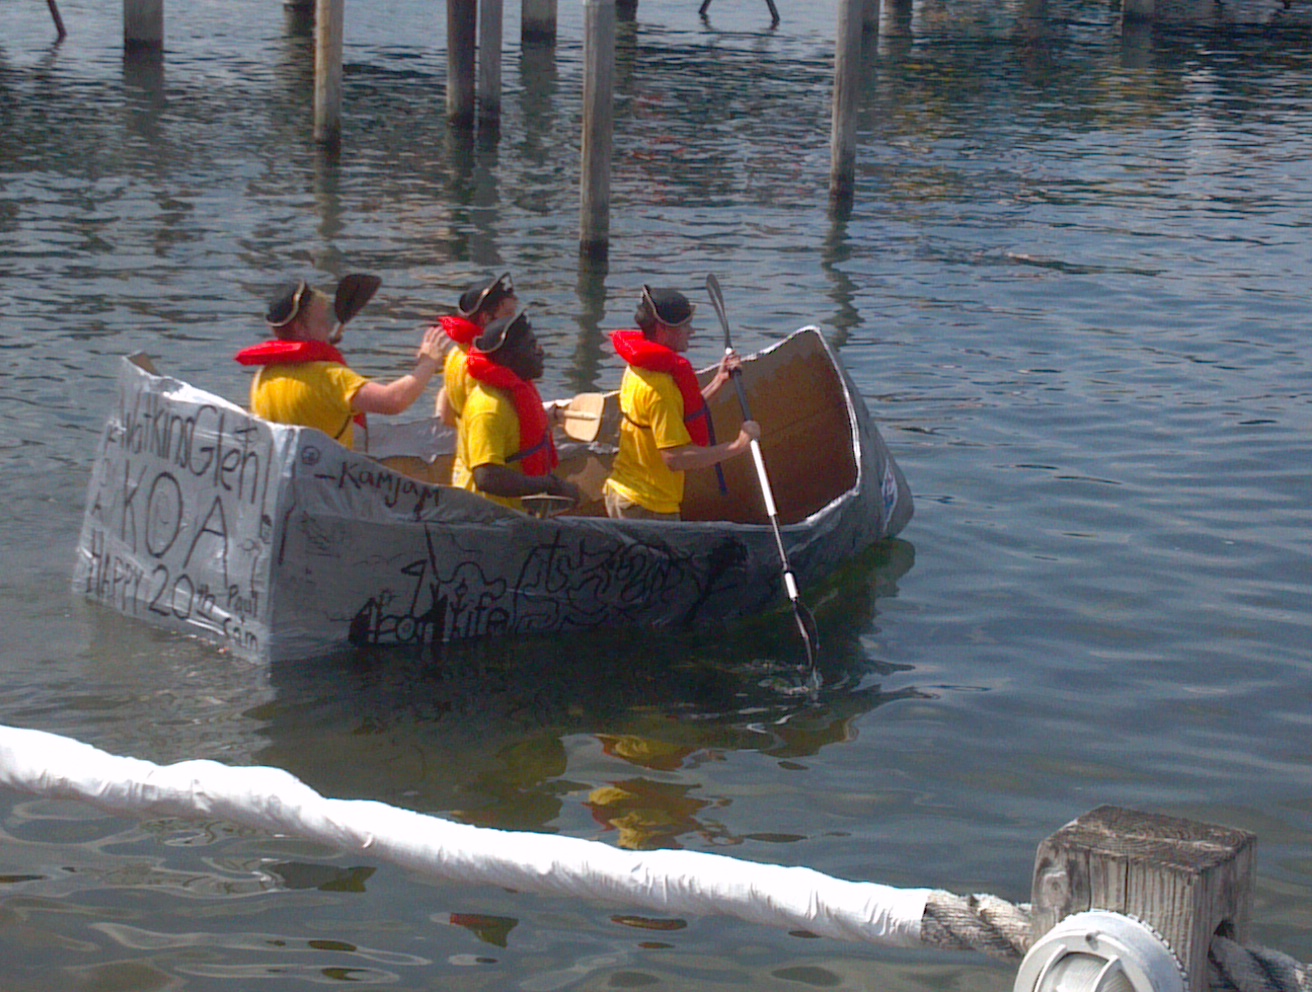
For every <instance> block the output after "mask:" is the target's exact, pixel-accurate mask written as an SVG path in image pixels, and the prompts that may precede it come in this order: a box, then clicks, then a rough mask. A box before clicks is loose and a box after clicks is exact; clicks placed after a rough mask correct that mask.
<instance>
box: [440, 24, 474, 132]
mask: <svg viewBox="0 0 1312 992" xmlns="http://www.w3.org/2000/svg"><path fill="white" fill-rule="evenodd" d="M477 31H478V0H446V119H447V121H448V122H450V123H451V124H453V125H455V126H456V127H473V126H474V49H475V44H476V34H477Z"/></svg>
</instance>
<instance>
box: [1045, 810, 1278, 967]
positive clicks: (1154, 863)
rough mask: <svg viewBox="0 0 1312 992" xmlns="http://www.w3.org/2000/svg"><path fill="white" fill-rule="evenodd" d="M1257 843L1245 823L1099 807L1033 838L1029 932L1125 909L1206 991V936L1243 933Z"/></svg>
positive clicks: (1237, 936)
mask: <svg viewBox="0 0 1312 992" xmlns="http://www.w3.org/2000/svg"><path fill="white" fill-rule="evenodd" d="M1256 847H1257V839H1256V837H1255V836H1254V835H1253V834H1251V833H1248V832H1247V831H1245V830H1237V829H1234V828H1231V827H1222V826H1216V825H1214V824H1209V823H1198V822H1195V821H1192V820H1181V819H1176V818H1174V817H1169V816H1160V815H1157V814H1154V813H1141V812H1137V811H1135V810H1129V809H1122V808H1120V807H1116V806H1099V807H1098V808H1097V809H1095V810H1093V811H1091V812H1089V813H1086V814H1084V816H1081V817H1080V818H1079V819H1077V820H1075V821H1074V822H1073V823H1069V824H1067V825H1066V826H1064V827H1062V828H1061V829H1060V830H1059V831H1057V832H1056V833H1055V834H1053V835H1052V836H1051V837H1049V838H1048V839H1047V840H1045V841H1044V842H1043V843H1042V844H1041V845H1040V846H1039V850H1038V853H1037V854H1036V856H1035V859H1034V881H1033V888H1032V894H1031V896H1032V905H1033V910H1032V916H1031V919H1032V927H1033V937H1034V939H1035V940H1036V941H1040V940H1041V938H1043V936H1044V934H1047V933H1048V932H1049V931H1051V930H1052V928H1053V927H1054V926H1056V925H1057V924H1058V923H1060V922H1061V921H1062V920H1064V919H1065V918H1067V917H1069V916H1071V915H1072V914H1075V913H1081V912H1085V911H1088V910H1107V911H1109V912H1111V913H1118V914H1121V915H1123V916H1129V917H1132V918H1134V919H1137V920H1139V921H1141V922H1142V923H1145V924H1147V925H1148V926H1149V927H1151V928H1152V929H1153V930H1155V931H1156V932H1157V934H1158V935H1159V936H1160V937H1161V938H1162V939H1163V940H1164V941H1165V942H1166V944H1167V945H1168V947H1169V948H1170V950H1171V951H1173V952H1174V954H1175V957H1176V958H1178V959H1179V963H1180V965H1181V966H1182V968H1183V971H1184V975H1185V976H1186V977H1187V979H1188V989H1189V990H1190V992H1206V989H1207V988H1208V977H1207V967H1208V965H1207V954H1208V947H1209V946H1210V944H1211V942H1212V937H1213V936H1214V935H1218V934H1219V935H1220V936H1223V937H1228V938H1230V939H1231V940H1235V941H1239V942H1241V943H1242V942H1243V941H1244V940H1245V939H1246V938H1247V934H1248V923H1249V918H1250V916H1251V915H1252V908H1253V871H1254V859H1255V856H1256ZM1040 949H1041V944H1036V945H1035V947H1034V948H1033V950H1031V954H1035V953H1036V952H1039V951H1040ZM1026 961H1027V962H1028V961H1029V958H1028V957H1027V958H1026ZM1022 970H1024V966H1023V967H1022Z"/></svg>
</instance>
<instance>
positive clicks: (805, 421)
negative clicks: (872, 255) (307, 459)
mask: <svg viewBox="0 0 1312 992" xmlns="http://www.w3.org/2000/svg"><path fill="white" fill-rule="evenodd" d="M712 374H713V370H708V371H706V372H703V373H701V379H702V382H703V384H704V383H705V382H706V381H708V380H709V378H710V376H711V375H712ZM742 381H743V386H744V389H745V390H746V393H747V399H748V404H749V405H750V407H751V411H752V415H753V416H754V417H755V418H756V420H757V422H758V423H760V425H761V453H762V456H763V459H764V462H765V466H766V471H767V473H768V475H769V481H770V487H771V490H772V491H773V494H774V499H775V506H776V508H777V510H778V513H779V520H780V522H781V523H784V524H789V523H796V522H797V521H800V520H803V519H805V518H806V517H808V516H809V515H811V514H812V513H815V512H816V511H817V510H819V509H821V508H822V507H824V506H825V505H827V504H828V503H830V502H831V501H833V500H834V499H836V498H837V497H839V496H841V495H842V494H843V493H845V492H847V491H848V490H849V489H851V488H852V487H853V486H855V485H856V481H857V467H856V457H855V442H854V437H853V432H854V430H855V426H854V424H853V423H852V420H851V417H850V414H849V410H848V404H847V397H846V393H845V390H844V386H843V380H842V376H841V375H840V374H839V372H838V370H837V369H836V368H835V367H834V364H833V362H832V360H831V359H830V356H829V353H828V351H827V350H826V348H825V346H824V344H823V342H822V341H821V339H820V337H819V335H818V334H799V335H795V336H793V337H790V338H788V339H787V340H786V341H784V342H783V343H781V344H780V345H779V346H778V347H777V348H774V349H772V350H770V351H767V352H765V353H763V354H760V355H755V356H752V357H750V358H746V359H744V361H743V374H742ZM597 407H599V408H600V410H601V412H600V419H599V421H598V422H597V423H596V424H595V427H596V437H595V440H592V441H590V442H589V443H582V442H574V443H570V442H569V441H566V442H564V443H562V444H560V445H559V449H560V457H561V464H560V467H559V469H557V474H558V475H560V476H562V477H563V478H566V479H569V480H570V481H571V482H573V483H574V484H575V485H577V486H578V487H579V489H580V490H581V491H582V493H583V497H584V498H583V502H581V503H580V504H579V505H578V506H576V507H574V508H572V509H570V510H567V511H564V513H565V515H573V516H605V514H606V510H605V506H604V504H603V501H602V485H603V483H604V482H605V481H606V477H607V475H608V474H609V472H610V465H611V462H612V460H613V459H614V457H615V452H616V450H617V449H616V445H617V444H618V443H619V424H620V413H619V405H618V394H617V393H615V392H610V393H606V394H604V401H600V402H598V404H597ZM597 407H590V408H591V409H596V408H597ZM711 416H712V420H713V423H714V425H715V437H716V440H718V441H721V442H723V441H726V440H730V439H732V438H733V437H735V436H736V435H737V433H738V429H739V427H740V425H741V424H742V421H743V416H742V411H741V409H740V407H739V402H738V395H737V391H736V390H735V389H734V388H733V386H732V385H727V386H725V387H724V388H723V389H721V390H720V391H719V393H718V394H717V395H716V396H715V397H714V399H713V400H712V402H711ZM585 433H591V431H586V432H585ZM370 447H371V449H372V448H374V447H375V445H374V443H373V439H371V442H370ZM434 448H436V449H437V450H429V451H426V452H422V453H420V452H417V453H415V454H398V453H394V451H395V449H394V448H393V453H388V454H382V453H381V452H380V453H379V454H378V455H376V456H375V457H377V458H378V460H379V461H380V462H381V463H383V464H384V465H386V466H387V467H388V468H390V469H392V470H393V471H398V472H403V473H405V474H406V475H409V476H412V477H414V478H418V479H422V480H423V481H425V482H431V483H436V484H438V485H449V484H450V481H451V461H452V449H453V445H452V444H451V438H450V437H449V435H448V436H447V438H446V443H445V444H441V443H438V444H436V445H434ZM721 468H722V469H723V474H724V483H725V485H724V491H723V492H722V491H721V489H720V485H719V479H718V476H717V473H716V472H715V470H714V469H706V470H702V471H695V472H689V473H688V474H687V476H686V482H685V489H684V503H683V510H682V513H681V516H682V518H683V519H684V520H699V521H712V520H716V521H719V520H723V521H732V522H736V523H752V524H766V523H768V522H769V517H768V516H767V514H766V509H765V503H764V500H763V499H762V496H761V488H760V485H759V483H758V481H757V477H756V468H755V465H754V464H753V460H752V458H751V456H750V455H743V456H742V457H739V458H734V459H731V460H730V461H728V462H724V463H722V465H721Z"/></svg>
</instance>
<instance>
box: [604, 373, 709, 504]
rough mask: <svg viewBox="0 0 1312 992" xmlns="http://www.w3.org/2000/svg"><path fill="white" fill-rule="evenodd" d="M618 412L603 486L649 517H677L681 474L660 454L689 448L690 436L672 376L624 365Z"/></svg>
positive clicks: (681, 396) (681, 487)
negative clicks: (616, 437)
mask: <svg viewBox="0 0 1312 992" xmlns="http://www.w3.org/2000/svg"><path fill="white" fill-rule="evenodd" d="M620 409H621V410H622V411H623V412H624V417H623V418H622V419H621V420H620V450H619V454H617V455H616V456H615V463H614V465H613V466H611V470H610V478H609V479H607V480H606V488H607V489H609V490H611V491H613V492H615V493H618V494H619V495H620V496H623V497H624V498H625V499H631V500H633V502H635V503H637V504H638V505H639V506H641V507H644V508H645V509H648V510H651V511H652V512H653V513H678V512H679V504H681V503H682V502H683V475H684V473H682V472H672V471H670V469H668V468H667V467H666V466H665V460H664V459H663V458H661V451H662V449H665V448H681V447H683V446H684V445H686V444H692V435H690V434H689V433H688V427H687V425H686V424H685V423H684V422H683V394H682V393H680V392H679V387H678V386H676V385H675V384H674V377H673V376H671V375H667V374H666V373H664V372H652V371H650V370H648V369H636V368H634V367H633V366H629V367H628V368H626V369H625V370H624V378H623V380H621V382H620Z"/></svg>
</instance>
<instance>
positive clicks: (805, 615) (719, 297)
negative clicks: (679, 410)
mask: <svg viewBox="0 0 1312 992" xmlns="http://www.w3.org/2000/svg"><path fill="white" fill-rule="evenodd" d="M706 292H707V293H708V294H709V295H710V297H711V305H712V306H713V307H715V313H716V316H718V317H719V318H720V326H721V327H723V328H724V350H725V353H726V354H728V353H729V352H731V351H733V342H732V341H731V340H730V337H729V318H728V316H727V315H726V314H725V312H724V294H723V293H721V292H720V280H718V279H716V278H715V276H714V275H708V276H707V277H706ZM742 376H743V373H742V370H741V369H734V372H733V384H734V386H736V387H737V389H738V405H739V406H740V407H742V411H743V419H744V420H751V419H752V408H751V407H750V406H749V405H748V403H747V391H746V390H745V389H743V378H742ZM752 461H753V462H755V463H756V478H757V480H758V481H759V482H760V484H761V496H762V497H763V498H764V499H765V512H766V513H767V514H768V515H769V517H770V526H771V527H772V528H773V529H774V543H775V545H776V546H777V547H778V549H779V561H780V562H781V563H782V564H783V569H784V590H785V591H786V592H787V593H788V599H789V601H790V602H791V603H792V604H793V616H794V618H796V620H797V629H798V630H799V631H801V634H802V644H803V645H805V647H806V659H807V662H808V663H809V664H810V668H811V683H812V685H813V686H818V681H819V677H818V675H817V673H816V667H815V660H816V652H817V651H818V650H819V646H820V634H819V631H818V629H817V628H816V623H815V617H813V616H812V615H811V611H810V610H808V609H807V608H806V604H805V603H803V602H802V599H801V596H799V595H798V592H797V577H796V576H795V575H793V567H792V566H791V565H789V564H788V552H787V551H785V550H784V538H783V533H782V532H781V531H780V529H779V511H778V510H777V509H776V508H775V505H774V491H773V490H772V489H771V488H770V477H769V476H768V475H767V474H766V471H765V458H764V457H763V456H762V455H761V442H759V441H758V440H756V438H752Z"/></svg>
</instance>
